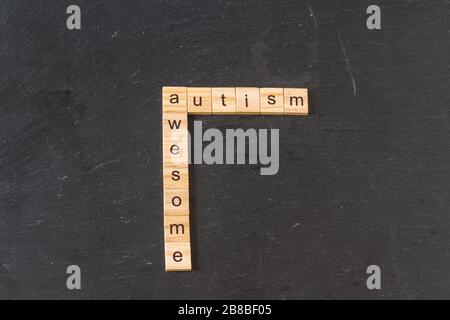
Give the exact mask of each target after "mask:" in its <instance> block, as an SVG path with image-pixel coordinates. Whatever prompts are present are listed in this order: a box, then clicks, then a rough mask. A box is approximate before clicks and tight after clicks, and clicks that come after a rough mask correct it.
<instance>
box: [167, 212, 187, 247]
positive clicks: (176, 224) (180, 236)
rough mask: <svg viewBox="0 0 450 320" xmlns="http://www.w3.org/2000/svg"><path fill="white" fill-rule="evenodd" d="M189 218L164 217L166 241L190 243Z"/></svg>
mask: <svg viewBox="0 0 450 320" xmlns="http://www.w3.org/2000/svg"><path fill="white" fill-rule="evenodd" d="M190 239H191V238H190V232H189V216H167V215H166V216H164V240H165V241H166V242H169V241H179V242H183V241H190Z"/></svg>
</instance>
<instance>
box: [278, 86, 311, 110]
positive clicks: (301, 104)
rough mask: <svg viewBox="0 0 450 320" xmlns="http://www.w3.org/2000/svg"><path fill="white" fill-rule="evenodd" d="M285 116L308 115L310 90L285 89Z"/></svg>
mask: <svg viewBox="0 0 450 320" xmlns="http://www.w3.org/2000/svg"><path fill="white" fill-rule="evenodd" d="M284 114H286V115H307V114H308V89H294V88H284Z"/></svg>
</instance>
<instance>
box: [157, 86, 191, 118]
mask: <svg viewBox="0 0 450 320" xmlns="http://www.w3.org/2000/svg"><path fill="white" fill-rule="evenodd" d="M162 91H163V95H162V99H163V103H162V104H163V112H187V103H186V87H163V90H162Z"/></svg>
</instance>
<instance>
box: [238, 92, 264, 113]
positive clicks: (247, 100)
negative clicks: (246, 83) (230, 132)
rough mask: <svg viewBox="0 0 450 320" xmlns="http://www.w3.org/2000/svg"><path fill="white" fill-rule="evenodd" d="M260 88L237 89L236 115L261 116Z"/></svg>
mask: <svg viewBox="0 0 450 320" xmlns="http://www.w3.org/2000/svg"><path fill="white" fill-rule="evenodd" d="M260 112H261V105H260V102H259V88H248V87H246V88H243V87H237V88H236V113H237V114H260Z"/></svg>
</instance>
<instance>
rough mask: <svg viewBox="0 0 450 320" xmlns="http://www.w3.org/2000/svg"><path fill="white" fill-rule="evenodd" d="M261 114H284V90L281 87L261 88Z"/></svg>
mask: <svg viewBox="0 0 450 320" xmlns="http://www.w3.org/2000/svg"><path fill="white" fill-rule="evenodd" d="M259 92H260V101H261V114H272V115H283V114H284V90H283V88H261V89H260V90H259Z"/></svg>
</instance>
